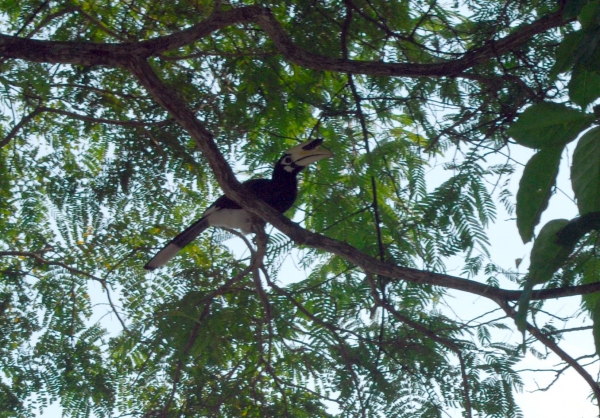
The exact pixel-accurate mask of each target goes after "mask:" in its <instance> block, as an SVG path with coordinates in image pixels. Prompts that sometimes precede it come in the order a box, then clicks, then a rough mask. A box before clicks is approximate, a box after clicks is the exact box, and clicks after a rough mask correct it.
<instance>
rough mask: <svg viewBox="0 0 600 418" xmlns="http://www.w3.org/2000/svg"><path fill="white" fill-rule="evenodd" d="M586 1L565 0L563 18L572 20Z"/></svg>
mask: <svg viewBox="0 0 600 418" xmlns="http://www.w3.org/2000/svg"><path fill="white" fill-rule="evenodd" d="M587 3H588V0H567V2H566V4H565V11H564V17H565V18H572V17H575V16H577V15H578V14H579V13H580V12H581V9H582V8H583V6H584V5H585V4H587Z"/></svg>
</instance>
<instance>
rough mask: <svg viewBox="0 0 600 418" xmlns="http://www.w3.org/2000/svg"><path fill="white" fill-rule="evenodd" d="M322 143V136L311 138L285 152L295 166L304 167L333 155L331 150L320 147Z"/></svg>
mask: <svg viewBox="0 0 600 418" xmlns="http://www.w3.org/2000/svg"><path fill="white" fill-rule="evenodd" d="M322 143H323V138H317V139H312V140H310V141H306V142H303V143H302V144H300V145H296V146H295V147H293V148H290V149H289V150H287V151H286V154H289V156H290V157H291V158H292V161H294V164H296V165H297V166H301V167H306V166H308V165H310V164H312V163H314V162H317V161H319V160H322V159H324V158H331V157H333V152H331V151H329V150H328V149H327V148H322V147H321V144H322Z"/></svg>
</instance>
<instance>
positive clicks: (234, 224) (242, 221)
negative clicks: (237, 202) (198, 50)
mask: <svg viewBox="0 0 600 418" xmlns="http://www.w3.org/2000/svg"><path fill="white" fill-rule="evenodd" d="M202 216H203V217H206V220H207V221H208V223H209V225H212V226H224V227H226V228H234V229H239V230H241V231H242V232H243V233H244V234H249V233H250V232H252V231H251V229H252V221H251V219H250V214H249V213H248V212H246V211H245V210H243V209H217V208H215V207H214V206H213V207H210V208H208V209H207V210H206V212H204V214H203V215H202Z"/></svg>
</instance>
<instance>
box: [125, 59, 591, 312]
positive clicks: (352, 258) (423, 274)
mask: <svg viewBox="0 0 600 418" xmlns="http://www.w3.org/2000/svg"><path fill="white" fill-rule="evenodd" d="M128 68H129V70H130V71H131V72H132V74H133V75H134V76H135V77H137V79H138V80H139V81H140V83H141V84H142V85H143V86H144V87H145V88H146V89H147V90H148V92H149V93H150V94H151V96H152V97H153V98H154V99H155V100H156V101H157V102H158V103H159V104H160V105H161V106H163V107H164V108H165V109H166V110H167V111H168V112H169V113H170V114H171V116H172V117H173V118H174V119H175V120H176V121H177V122H178V123H180V124H181V126H182V127H183V128H184V129H186V130H187V132H188V133H189V134H190V136H191V137H192V138H193V139H194V140H195V141H196V144H197V145H198V148H200V150H201V151H202V153H203V154H204V156H205V157H206V159H207V161H208V163H209V165H210V167H211V169H212V170H213V172H214V173H215V177H216V179H217V181H218V183H219V185H220V186H221V188H222V189H223V191H224V192H225V194H226V195H227V196H228V197H230V198H231V199H233V200H234V201H236V202H237V203H238V204H240V205H241V206H242V207H244V208H245V209H247V210H248V211H249V212H251V213H253V214H255V215H257V216H259V217H260V218H262V219H264V220H265V221H267V222H269V223H270V224H271V225H273V226H274V227H275V228H277V229H279V230H280V231H281V232H283V233H284V234H286V235H287V236H289V237H290V238H291V239H292V240H293V241H294V242H295V243H296V244H299V245H306V246H309V247H313V248H317V249H319V250H323V251H326V252H329V253H332V254H335V255H337V256H340V257H342V258H343V259H345V260H346V261H348V262H349V263H351V264H354V265H356V266H358V267H360V268H361V269H363V270H364V271H365V272H369V273H371V274H375V275H381V276H385V277H389V278H392V279H397V280H404V281H408V282H413V283H420V284H429V285H434V286H440V287H445V288H449V289H455V290H460V291H463V292H468V293H472V294H475V295H479V296H483V297H486V298H489V299H492V300H494V301H496V302H498V303H500V302H502V301H508V300H517V299H518V298H519V297H520V295H521V292H520V291H516V290H506V289H500V288H497V287H492V286H488V285H485V284H483V283H479V282H475V281H472V280H466V279H462V278H459V277H454V276H450V275H446V274H440V273H433V272H428V271H422V270H417V269H413V268H408V267H400V266H397V265H394V264H391V263H387V262H383V261H381V260H377V259H376V258H373V257H370V256H369V255H367V254H364V253H363V252H362V251H360V250H358V249H357V248H354V247H353V246H351V245H348V244H346V243H345V242H341V241H338V240H335V239H332V238H329V237H326V236H324V235H320V234H317V233H314V232H311V231H308V230H306V229H304V228H302V227H300V226H298V225H297V224H296V223H294V222H292V221H291V220H289V219H288V218H286V217H285V216H283V215H282V214H280V213H279V212H277V211H275V210H274V209H273V208H271V207H270V206H269V205H267V204H266V203H264V202H262V201H260V200H258V199H257V198H256V197H255V196H254V195H253V194H251V193H249V192H248V191H247V190H243V189H241V188H240V183H239V182H238V181H237V179H236V178H235V175H234V174H233V171H232V170H231V167H230V166H229V164H227V161H225V158H223V155H222V154H221V153H220V151H219V149H218V148H217V146H216V144H215V143H214V141H213V136H212V134H211V133H210V132H209V131H208V130H206V128H205V127H204V125H203V124H202V123H201V122H200V121H199V120H198V119H197V118H196V117H195V115H194V113H193V112H192V111H191V110H190V109H189V108H188V107H187V106H185V104H184V101H183V100H182V99H180V98H179V96H178V94H177V93H176V92H175V91H173V90H172V89H171V88H169V87H168V86H166V85H165V84H164V83H163V82H162V81H161V80H160V79H159V78H158V77H157V76H156V74H155V73H154V71H153V70H152V68H151V67H150V65H149V64H148V63H147V62H146V61H145V60H141V59H133V60H131V62H130V64H129V67H128ZM597 290H600V283H594V284H591V285H584V286H576V287H569V288H564V289H550V290H542V291H536V292H534V294H533V297H532V299H550V298H556V297H561V296H571V295H576V294H585V293H591V292H593V291H597Z"/></svg>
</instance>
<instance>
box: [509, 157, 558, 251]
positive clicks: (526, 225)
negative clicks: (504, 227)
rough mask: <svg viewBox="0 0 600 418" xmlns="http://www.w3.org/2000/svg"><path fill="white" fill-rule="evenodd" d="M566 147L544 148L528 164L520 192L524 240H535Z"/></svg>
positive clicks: (519, 212) (519, 223) (520, 225)
mask: <svg viewBox="0 0 600 418" xmlns="http://www.w3.org/2000/svg"><path fill="white" fill-rule="evenodd" d="M562 150H563V147H551V148H542V149H541V150H540V151H539V152H537V153H536V154H535V155H534V156H533V157H531V159H530V160H529V162H527V165H526V166H525V170H524V171H523V177H521V181H520V182H519V191H518V192H517V227H518V229H519V234H520V235H521V239H522V240H523V242H524V243H526V242H529V241H531V238H533V230H534V228H535V226H536V225H537V224H538V222H539V221H540V216H541V215H542V212H544V210H546V208H547V207H548V201H549V200H550V196H551V192H552V187H554V184H555V183H556V175H557V174H558V165H559V162H560V155H561V153H562Z"/></svg>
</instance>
